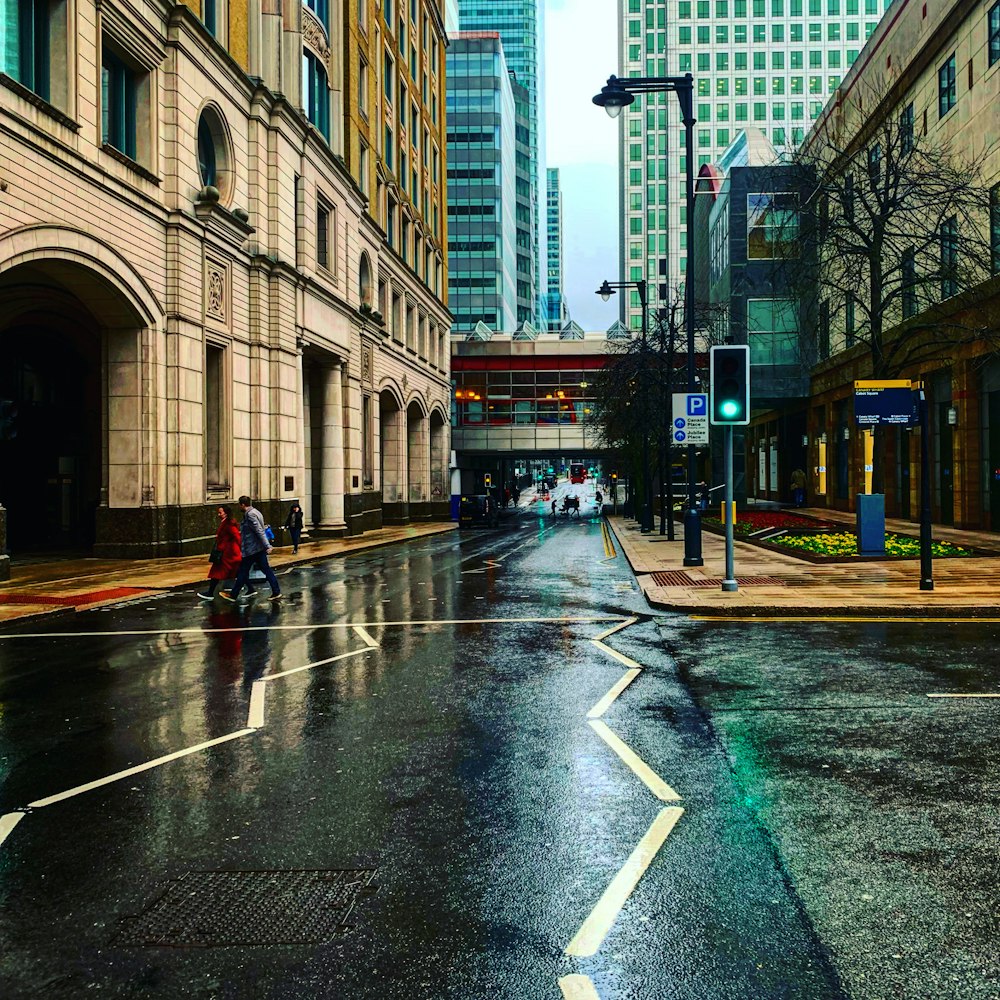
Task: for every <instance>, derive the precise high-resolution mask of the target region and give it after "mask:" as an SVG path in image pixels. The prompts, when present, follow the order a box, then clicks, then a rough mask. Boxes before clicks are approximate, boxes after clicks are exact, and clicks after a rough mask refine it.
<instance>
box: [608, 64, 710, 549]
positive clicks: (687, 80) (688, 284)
mask: <svg viewBox="0 0 1000 1000" xmlns="http://www.w3.org/2000/svg"><path fill="white" fill-rule="evenodd" d="M664 91H672V92H673V93H675V94H676V95H677V100H678V102H679V103H680V106H681V121H682V122H683V123H684V148H685V189H686V196H687V199H686V201H687V227H688V228H687V274H686V275H685V278H684V325H685V327H686V330H687V376H688V392H694V388H695V357H694V238H693V237H694V125H695V117H694V77H693V76H692V75H691V74H690V73H685V74H684V76H634V77H627V78H622V77H617V76H609V77H608V82H607V84H606V85H605V86H603V87H602V88H601V92H600V93H599V94H597V95H596V96H595V97H594V103H595V104H596V105H598V106H599V107H602V108H604V110H605V111H607V113H608V114H609V115H610V116H611V117H612V118H617V117H618V116H619V115H620V114H621V111H622V108H626V107H628V106H629V105H630V104H632V103H633V102H634V101H635V95H636V94H651V93H661V92H664ZM606 284H607V282H605V285H606ZM643 285H645V282H643ZM642 323H643V338H644V339H645V329H646V309H645V306H643V311H642ZM697 464H698V462H697V456H696V454H695V446H694V445H693V444H689V445H688V446H687V480H688V483H687V487H688V495H687V510H685V511H684V565H685V566H701V565H703V563H704V560H703V559H702V557H701V515H700V513H699V511H698V500H697V494H696V483H697V478H698V472H697ZM643 530H645V527H644V529H643Z"/></svg>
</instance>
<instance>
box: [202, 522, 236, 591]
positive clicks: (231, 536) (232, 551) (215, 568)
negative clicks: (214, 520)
mask: <svg viewBox="0 0 1000 1000" xmlns="http://www.w3.org/2000/svg"><path fill="white" fill-rule="evenodd" d="M216 512H217V513H218V515H219V527H218V530H217V531H216V532H215V548H214V549H213V550H212V552H213V554H214V553H216V552H218V553H219V555H218V556H217V557H216V558H217V559H218V561H217V562H213V563H212V566H211V568H210V569H209V571H208V586H207V587H206V588H205V589H204V590H199V591H198V596H199V597H200V598H201V599H202V600H203V601H210V600H212V598H213V597H215V588H216V586H217V585H218V584H219V583H221V582H222V581H223V580H235V579H236V571H237V570H238V569H239V568H240V559H241V558H242V552H241V550H240V526H239V525H238V524H237V523H236V518H234V517H233V515H232V514H231V513H230V510H229V508H228V507H218V508H216ZM210 558H211V557H210Z"/></svg>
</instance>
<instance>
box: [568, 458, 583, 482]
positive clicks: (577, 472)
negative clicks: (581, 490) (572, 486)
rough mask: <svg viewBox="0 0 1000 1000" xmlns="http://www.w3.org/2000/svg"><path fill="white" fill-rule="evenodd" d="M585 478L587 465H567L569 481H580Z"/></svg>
mask: <svg viewBox="0 0 1000 1000" xmlns="http://www.w3.org/2000/svg"><path fill="white" fill-rule="evenodd" d="M586 479H587V467H586V466H585V465H581V464H576V463H574V464H573V465H571V466H570V467H569V481H570V482H571V483H582V482H585V481H586Z"/></svg>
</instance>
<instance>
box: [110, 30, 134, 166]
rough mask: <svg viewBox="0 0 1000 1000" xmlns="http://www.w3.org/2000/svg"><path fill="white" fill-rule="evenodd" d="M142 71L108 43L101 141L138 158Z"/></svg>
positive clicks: (131, 156) (132, 157)
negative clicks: (110, 47) (137, 141)
mask: <svg viewBox="0 0 1000 1000" xmlns="http://www.w3.org/2000/svg"><path fill="white" fill-rule="evenodd" d="M138 96H139V74H138V73H137V72H136V71H135V70H134V69H132V67H131V66H127V65H126V64H125V63H124V61H123V60H121V59H119V58H118V56H117V55H115V53H114V52H112V51H111V50H110V49H109V48H108V45H107V42H105V43H104V45H103V53H102V56H101V141H102V142H103V143H104V144H105V145H107V146H112V147H114V148H115V149H117V150H118V151H119V152H120V153H124V154H125V155H126V156H128V157H129V158H130V159H133V160H134V159H136V137H137V129H136V124H137V123H136V110H137V104H138Z"/></svg>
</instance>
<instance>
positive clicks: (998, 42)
mask: <svg viewBox="0 0 1000 1000" xmlns="http://www.w3.org/2000/svg"><path fill="white" fill-rule="evenodd" d="M986 30H987V32H988V35H989V46H988V48H989V56H988V58H989V65H990V66H992V65H993V64H994V63H995V62H996V61H997V60H1000V3H995V4H994V5H993V6H992V7H990V12H989V14H988V15H987V29H986Z"/></svg>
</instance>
